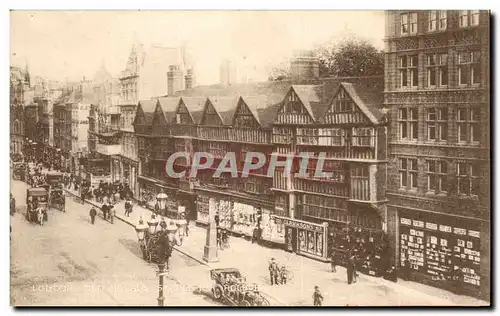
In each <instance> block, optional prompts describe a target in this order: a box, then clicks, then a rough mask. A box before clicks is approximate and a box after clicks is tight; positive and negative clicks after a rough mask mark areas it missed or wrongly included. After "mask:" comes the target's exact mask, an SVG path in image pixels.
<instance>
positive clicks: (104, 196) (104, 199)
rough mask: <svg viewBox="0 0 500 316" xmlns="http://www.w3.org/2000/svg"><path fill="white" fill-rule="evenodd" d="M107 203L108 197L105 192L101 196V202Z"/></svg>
mask: <svg viewBox="0 0 500 316" xmlns="http://www.w3.org/2000/svg"><path fill="white" fill-rule="evenodd" d="M108 203H109V199H108V196H107V195H106V194H103V197H102V204H108Z"/></svg>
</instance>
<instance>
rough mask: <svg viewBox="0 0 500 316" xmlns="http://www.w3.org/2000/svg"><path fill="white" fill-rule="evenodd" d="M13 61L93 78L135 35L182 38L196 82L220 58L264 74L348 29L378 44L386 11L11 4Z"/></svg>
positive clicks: (214, 78) (45, 73)
mask: <svg viewBox="0 0 500 316" xmlns="http://www.w3.org/2000/svg"><path fill="white" fill-rule="evenodd" d="M10 18H11V21H10V22H11V24H10V25H11V31H10V35H11V51H10V57H11V65H15V66H22V67H24V65H25V64H26V63H27V64H28V67H29V70H30V73H31V74H32V76H42V77H44V78H46V79H51V80H61V81H64V80H80V79H82V77H84V76H85V77H87V78H93V76H94V74H95V72H96V71H97V70H98V69H99V67H100V66H101V64H102V63H103V62H104V64H105V66H106V69H107V70H108V71H109V72H110V73H111V74H112V75H113V76H114V77H118V75H119V73H120V72H121V71H123V70H124V69H125V65H126V62H127V58H128V56H129V54H130V50H131V47H132V45H133V44H134V43H138V42H140V43H142V44H144V45H145V47H147V46H148V45H150V44H161V45H164V46H172V47H175V46H179V45H181V43H185V44H186V45H187V46H188V48H189V52H190V54H191V55H192V58H193V60H194V62H195V72H196V76H197V83H198V84H213V83H218V82H219V67H220V64H221V61H222V60H223V59H229V60H231V61H232V62H233V63H234V64H236V66H237V76H238V78H241V77H242V76H246V77H247V78H250V79H252V80H256V81H258V80H266V79H267V74H268V70H269V68H270V67H271V66H273V65H276V64H279V63H284V62H286V63H288V61H289V59H290V57H291V55H292V53H293V51H294V50H298V49H311V48H313V47H314V46H315V45H317V44H321V43H324V42H326V41H328V40H331V39H339V38H342V37H345V36H356V37H359V38H362V39H365V40H368V41H370V42H371V43H372V44H373V45H374V46H375V47H377V48H379V49H382V48H383V37H384V13H383V11H11V13H10Z"/></svg>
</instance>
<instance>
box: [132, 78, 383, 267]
mask: <svg viewBox="0 0 500 316" xmlns="http://www.w3.org/2000/svg"><path fill="white" fill-rule="evenodd" d="M278 85H279V87H276V86H278ZM262 91H264V93H265V94H254V95H250V96H246V95H245V94H244V92H246V93H248V88H247V89H246V90H244V89H242V92H241V93H240V92H239V91H236V92H235V91H231V93H226V94H223V93H220V94H221V95H217V96H213V95H212V96H211V95H208V96H197V95H194V96H182V95H181V96H178V97H167V98H159V99H158V100H147V101H140V102H139V104H138V107H137V112H136V118H135V121H134V128H135V135H136V137H137V140H138V153H139V165H140V167H139V183H140V188H141V190H140V191H141V196H144V197H145V199H146V200H150V201H151V204H150V206H151V207H153V204H154V197H155V196H156V195H157V194H158V193H160V192H164V193H166V194H167V195H168V196H169V205H168V206H167V208H168V216H174V215H175V214H173V212H175V211H176V210H177V209H178V208H179V206H181V207H184V208H185V210H186V211H187V212H186V213H187V214H189V215H188V216H190V217H191V219H194V220H196V221H197V222H198V223H200V224H202V225H203V224H207V223H208V215H209V209H210V208H215V209H216V210H217V212H219V216H220V219H221V225H226V227H228V228H229V229H230V230H232V231H233V232H235V233H239V234H243V235H249V236H251V234H252V230H253V228H254V227H255V225H257V219H256V218H263V220H262V221H263V223H264V224H263V226H265V227H267V226H273V227H274V228H272V230H274V231H273V233H272V234H271V233H270V234H268V236H267V240H268V241H270V242H274V243H281V244H284V243H285V239H286V238H285V237H284V236H285V235H286V234H285V226H284V225H285V224H283V223H284V222H287V223H291V222H290V220H291V221H299V222H300V221H303V222H308V223H310V224H311V225H313V226H314V225H316V226H317V227H319V228H318V231H317V232H314V229H313V230H312V231H311V232H310V233H314V235H312V236H313V237H312V238H315V241H314V242H311V244H314V249H312V250H311V249H299V250H298V251H299V252H300V253H301V254H304V255H308V256H311V257H314V258H317V259H320V260H325V258H327V251H328V247H327V246H329V245H328V243H330V242H331V241H330V240H329V239H328V238H327V236H326V235H325V234H324V233H322V231H323V228H322V227H326V228H325V229H326V230H327V231H331V230H338V231H341V230H346V229H348V228H363V229H366V230H367V231H369V232H371V233H370V234H372V233H373V234H378V236H381V235H383V234H384V231H385V230H386V229H387V223H386V203H387V201H386V199H385V185H386V181H385V177H386V173H387V170H386V168H387V157H386V155H385V153H386V148H387V123H386V119H385V115H384V113H383V112H382V111H381V105H382V101H383V78H382V77H362V78H326V79H321V80H320V79H318V80H308V81H304V82H301V83H300V84H298V85H295V84H291V83H288V82H287V83H282V82H281V83H271V84H270V86H267V87H265V89H262V88H261V89H260V91H259V92H261V93H262ZM223 92H224V91H223ZM266 92H267V93H266ZM201 95H203V94H201ZM204 95H207V94H206V93H205V94H204ZM178 151H186V152H188V153H189V158H187V159H183V158H181V159H177V160H176V161H175V166H174V168H175V169H177V171H180V170H182V169H185V170H187V171H189V170H190V168H191V163H192V158H193V154H194V152H209V153H211V154H212V155H213V156H214V158H215V159H214V160H215V161H214V166H217V165H218V164H219V162H220V161H221V160H222V158H223V157H224V155H225V154H226V153H227V152H234V153H236V163H237V165H238V172H239V175H238V177H237V178H232V177H230V174H229V173H223V174H222V175H221V176H220V177H217V178H215V177H213V172H214V168H211V169H207V170H200V171H199V172H198V174H197V176H196V178H194V177H191V176H190V175H189V173H187V174H186V177H185V178H184V179H171V178H169V177H168V176H167V175H166V172H165V170H164V168H165V162H166V160H167V158H168V156H170V155H171V154H172V153H174V152H178ZM247 152H261V153H264V155H265V156H266V158H267V160H266V165H264V166H263V167H262V168H260V169H258V170H253V171H252V172H250V173H249V174H248V175H246V177H245V178H243V177H241V173H242V167H243V164H244V162H245V154H246V153H247ZM299 152H309V153H310V155H311V157H310V161H309V165H308V172H309V173H310V176H309V177H305V178H303V177H302V178H301V177H297V176H295V175H294V173H295V172H298V168H299V166H298V158H299ZM320 152H325V154H326V159H325V163H324V168H325V169H324V170H325V171H326V172H332V174H333V176H332V177H331V178H329V179H316V178H312V174H311V173H314V169H315V166H316V165H317V164H318V155H319V153H320ZM273 155H278V156H281V157H282V158H283V156H284V155H291V156H294V160H293V161H294V163H293V166H292V168H293V172H292V176H291V177H288V178H286V177H284V176H283V175H282V174H280V172H281V173H282V172H283V170H280V169H279V168H277V169H276V172H275V174H274V176H273V177H269V176H268V175H267V169H268V163H269V160H270V157H271V156H273ZM279 159H281V158H279ZM376 179H377V181H376ZM283 218H285V219H286V218H288V219H290V220H285V221H283V220H282V219H283ZM325 225H326V226H325ZM313 226H311V227H313ZM316 226H314V227H316ZM299 235H300V234H299ZM299 235H297V236H298V237H297V238H299V237H300V236H302V235H300V236H299ZM297 240H298V239H297ZM323 241H325V242H323ZM296 242H297V244H298V241H296ZM323 245H325V246H324V247H323Z"/></svg>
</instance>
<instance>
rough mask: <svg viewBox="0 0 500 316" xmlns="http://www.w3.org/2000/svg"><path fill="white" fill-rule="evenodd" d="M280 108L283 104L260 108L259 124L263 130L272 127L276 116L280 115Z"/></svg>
mask: <svg viewBox="0 0 500 316" xmlns="http://www.w3.org/2000/svg"><path fill="white" fill-rule="evenodd" d="M280 106H281V103H276V104H273V105H271V106H268V107H265V108H260V109H258V110H257V112H258V114H259V120H260V122H259V123H260V125H261V126H262V127H263V128H268V127H271V126H272V124H273V123H274V121H275V120H276V115H277V114H278V110H279V108H280Z"/></svg>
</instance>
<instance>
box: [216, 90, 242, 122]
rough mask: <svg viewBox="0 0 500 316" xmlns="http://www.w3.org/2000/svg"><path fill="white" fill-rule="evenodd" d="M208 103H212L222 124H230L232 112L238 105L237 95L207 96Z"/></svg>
mask: <svg viewBox="0 0 500 316" xmlns="http://www.w3.org/2000/svg"><path fill="white" fill-rule="evenodd" d="M209 100H210V103H212V105H213V107H214V109H215V110H216V111H217V113H218V114H219V117H220V118H221V120H222V123H223V124H224V125H231V124H232V121H233V116H234V112H235V111H236V107H237V105H238V97H235V96H228V97H216V98H209Z"/></svg>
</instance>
